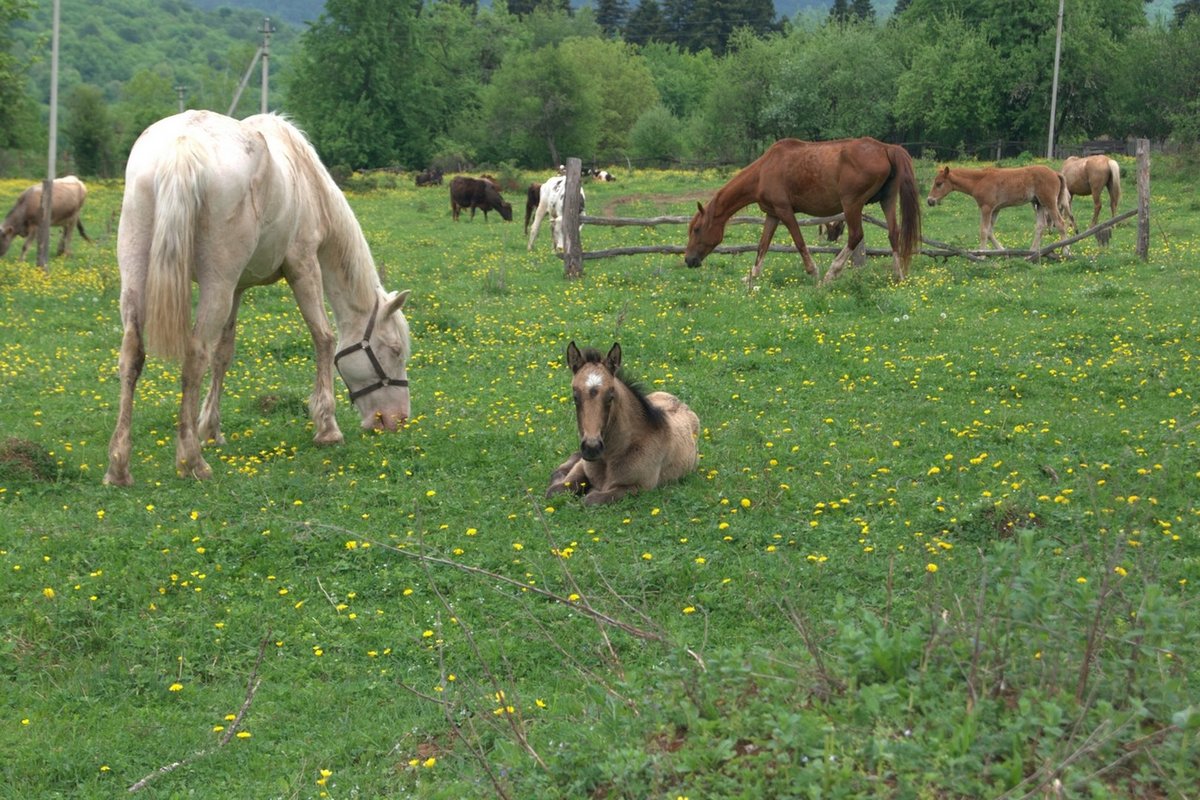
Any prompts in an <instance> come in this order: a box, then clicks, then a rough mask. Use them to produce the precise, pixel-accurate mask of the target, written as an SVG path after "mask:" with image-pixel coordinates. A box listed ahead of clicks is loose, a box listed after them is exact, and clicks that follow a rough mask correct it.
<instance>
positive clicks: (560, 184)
mask: <svg viewBox="0 0 1200 800" xmlns="http://www.w3.org/2000/svg"><path fill="white" fill-rule="evenodd" d="M566 194H567V178H566V176H565V175H556V176H554V177H553V178H551V179H550V180H548V181H546V182H545V183H543V184H542V188H541V197H540V198H539V199H538V206H537V211H536V212H534V215H533V225H532V226H530V228H529V245H528V247H527V248H526V249H528V250H533V243H534V241H535V240H536V239H537V235H538V229H539V228H541V227H542V218H543V217H545V216H546V215H547V214H549V215H550V231H551V233H553V234H554V250H555V252H562V251H563V250H564V249H565V247H566V243H565V242H564V241H563V227H562V215H563V199H564V198H565V197H566ZM586 199H587V198H586V197H585V196H584V193H583V187H582V186H580V187H579V210H580V211H582V210H583V204H584V202H585V201H586ZM580 227H582V223H581V224H580Z"/></svg>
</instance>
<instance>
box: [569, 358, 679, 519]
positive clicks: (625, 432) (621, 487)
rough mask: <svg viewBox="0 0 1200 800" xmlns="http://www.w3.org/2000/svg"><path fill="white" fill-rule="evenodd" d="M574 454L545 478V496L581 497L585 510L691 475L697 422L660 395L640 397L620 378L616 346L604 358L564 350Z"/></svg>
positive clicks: (673, 400)
mask: <svg viewBox="0 0 1200 800" xmlns="http://www.w3.org/2000/svg"><path fill="white" fill-rule="evenodd" d="M567 365H568V366H569V367H570V368H571V373H572V375H573V377H572V379H571V391H572V394H573V395H574V398H575V418H576V422H577V423H578V427H579V449H578V450H577V451H575V453H574V454H572V456H571V457H570V458H568V459H567V460H566V461H565V462H563V463H562V464H561V465H560V466H559V467H558V469H556V470H555V471H554V474H553V475H551V476H550V485H549V487H547V489H546V496H547V497H551V496H553V495H556V494H558V493H560V492H566V491H569V492H572V493H574V494H582V495H584V498H583V502H584V503H585V504H586V505H596V504H598V503H611V502H613V501H614V500H620V499H621V498H622V497H624V496H625V495H626V494H629V493H633V492H639V491H642V490H645V489H653V488H654V487H656V486H661V485H662V484H664V483H669V482H671V481H677V480H679V479H680V478H682V477H684V476H685V475H687V474H688V473H690V472H692V471H694V470H695V469H696V465H697V464H698V463H699V459H700V455H699V452H698V450H697V448H696V440H697V438H698V437H699V435H700V419H699V418H698V417H697V416H696V413H695V412H694V411H692V410H691V409H690V408H688V407H687V404H685V403H684V402H683V401H682V400H680V399H679V398H678V397H676V396H675V395H673V394H668V393H667V392H652V393H650V394H643V393H642V391H641V390H640V389H639V388H638V387H637V385H636V384H630V383H626V382H625V380H624V379H623V378H622V377H621V345H619V344H614V345H613V346H612V349H611V350H609V351H608V355H606V356H601V355H600V351H599V350H595V349H593V348H590V347H588V348H585V349H584V350H580V349H579V348H578V347H576V346H575V343H574V342H571V343H570V344H569V345H567Z"/></svg>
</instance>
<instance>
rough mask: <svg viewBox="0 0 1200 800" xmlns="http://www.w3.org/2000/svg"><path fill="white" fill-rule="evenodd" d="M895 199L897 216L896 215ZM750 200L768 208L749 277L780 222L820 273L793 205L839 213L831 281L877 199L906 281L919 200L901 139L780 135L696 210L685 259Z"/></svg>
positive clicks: (917, 232) (708, 244)
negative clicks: (841, 222)
mask: <svg viewBox="0 0 1200 800" xmlns="http://www.w3.org/2000/svg"><path fill="white" fill-rule="evenodd" d="M897 201H899V205H900V212H901V215H902V216H903V222H900V221H899V220H897V217H896V204H897ZM751 203H758V207H759V208H761V209H762V210H763V213H765V214H766V215H767V218H766V222H765V223H764V225H763V231H762V237H761V238H760V239H759V242H758V254H757V256H756V257H755V259H754V266H753V268H752V269H751V270H750V275H749V278H748V279H747V280H748V281H753V280H754V279H755V278H757V277H758V276H759V274H760V273H761V272H762V262H763V257H764V256H765V255H766V253H767V248H768V247H769V246H770V244H771V237H772V236H774V235H775V229H776V228H777V227H778V226H779V223H780V222H782V223H783V224H784V226H785V227H786V228H787V229H788V232H789V233H790V234H791V235H792V241H794V242H795V243H796V249H797V250H799V251H800V257H801V258H802V259H803V260H804V269H805V270H806V271H807V272H808V274H809V275H812V276H813V277H816V278H820V273H819V272H818V270H817V266H816V264H814V263H813V259H812V256H811V255H809V252H808V246H807V245H806V244H805V243H804V236H803V234H802V233H801V232H800V225H799V223H798V222H797V221H796V212H797V211H800V212H803V213H805V214H810V215H812V216H833V215H835V214H842V213H844V214H845V217H846V229H847V230H848V231H849V236H848V237H847V239H846V244H845V246H844V247H843V248H842V250H841V251H840V252H839V253H838V254H837V255H836V256H835V257H834V259H833V263H832V264H831V265H830V267H829V271H828V272H827V273H826V274H825V281H826V282H828V281H831V280H833V279H834V278H836V277H837V275H838V273H839V272H841V271H842V269H843V268H844V267H845V265H846V261H847V260H848V259H849V258H850V255H851V253H853V252H854V250H855V248H857V247H858V246H859V244H860V243H861V242H862V240H863V228H862V214H863V206H865V205H867V204H868V203H879V204H880V205H881V206H882V207H883V213H884V215H885V216H886V217H887V226H888V241H889V242H890V243H891V246H892V272H893V275H894V276H895V279H896V280H897V281H902V280H904V278H905V276H906V275H907V274H908V266H909V263H910V262H911V260H912V255H913V253H915V252H916V250H917V248H918V246H919V244H920V241H921V200H920V192H919V191H918V189H917V179H916V176H915V175H914V173H913V166H912V158H911V157H910V156H909V155H908V153H907V152H906V151H905V150H904V148H902V147H900V146H899V145H893V144H884V143H883V142H880V141H877V140H875V139H871V138H869V137H863V138H861V139H838V140H834V141H828V142H805V141H801V140H799V139H780V140H779V141H778V142H776V143H775V144H773V145H771V146H770V147H769V148H767V151H766V152H765V153H763V154H762V156H761V157H759V159H758V160H757V161H755V162H754V163H752V164H750V165H749V166H747V167H746V168H745V169H743V170H741V171H740V172H739V173H738V174H737V175H734V176H733V178H732V179H731V180H730V181H729V182H728V183H727V184H725V185H724V186H723V187H721V188H720V189H719V190H718V191H717V193H716V194H715V195H713V198H712V200H711V201H710V202H709V204H708V206H707V207H706V206H703V205H700V204H697V208H698V209H699V210H698V211H697V212H696V215H695V216H694V217H692V221H691V224H690V225H689V226H688V244H687V250H686V251H685V253H684V262H685V263H686V264H687V265H688V266H689V267H698V266H700V262H701V261H703V260H704V257H705V256H707V255H708V254H709V253H711V252H712V251H713V249H714V248H716V246H717V245H718V244H720V243H721V240H722V239H723V238H724V237H725V225H726V223H728V222H729V218H730V217H732V216H733V215H734V214H735V213H737V212H738V211H739V210H741V209H743V208H745V207H746V206H748V205H750V204H751Z"/></svg>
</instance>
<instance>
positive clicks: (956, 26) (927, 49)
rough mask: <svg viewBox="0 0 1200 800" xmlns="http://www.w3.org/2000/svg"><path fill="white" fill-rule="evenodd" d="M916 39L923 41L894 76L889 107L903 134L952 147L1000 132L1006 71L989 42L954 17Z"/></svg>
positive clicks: (999, 56)
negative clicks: (894, 89) (895, 84)
mask: <svg viewBox="0 0 1200 800" xmlns="http://www.w3.org/2000/svg"><path fill="white" fill-rule="evenodd" d="M918 38H919V39H920V40H922V41H924V42H925V43H924V44H923V45H919V46H917V47H916V48H915V51H914V52H913V54H912V66H911V67H910V68H909V69H908V70H906V71H905V72H904V73H903V74H901V75H900V77H899V82H898V90H897V93H896V99H895V102H894V105H893V108H894V112H895V115H896V119H897V122H898V123H899V124H900V126H901V128H902V130H904V131H905V135H906V137H908V138H910V140H911V139H916V140H919V141H927V142H931V143H932V144H934V145H935V146H936V147H938V148H939V149H944V150H954V148H956V147H957V146H958V145H959V144H960V143H979V142H984V141H988V140H993V139H996V138H998V137H999V136H1001V135H1003V133H1004V129H1003V116H1002V113H1003V112H1002V109H1003V107H1004V104H1005V103H1004V101H1005V94H1006V93H1007V89H1006V87H1008V86H1009V85H1010V75H1009V71H1008V69H1007V67H1006V64H1005V62H1004V60H1003V57H1002V56H1001V55H1000V53H999V51H998V49H997V48H996V47H994V46H993V45H992V43H991V41H990V40H989V39H988V38H987V37H985V36H984V35H983V34H981V33H979V32H978V31H976V30H974V29H972V28H971V27H970V26H969V25H968V24H967V23H966V22H965V21H964V20H963V19H962V18H960V17H950V18H947V19H944V20H941V21H938V22H934V23H931V24H930V25H929V27H928V28H927V29H926V32H925V35H924V36H923V37H918ZM945 42H953V43H954V46H953V47H947V46H946V45H945V44H944V43H945Z"/></svg>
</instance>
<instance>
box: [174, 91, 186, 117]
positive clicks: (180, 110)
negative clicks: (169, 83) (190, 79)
mask: <svg viewBox="0 0 1200 800" xmlns="http://www.w3.org/2000/svg"><path fill="white" fill-rule="evenodd" d="M186 91H187V87H186V86H184V85H182V84H180V85H179V86H176V87H175V94H177V95H179V113H180V114H182V113H183V93H184V92H186Z"/></svg>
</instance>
